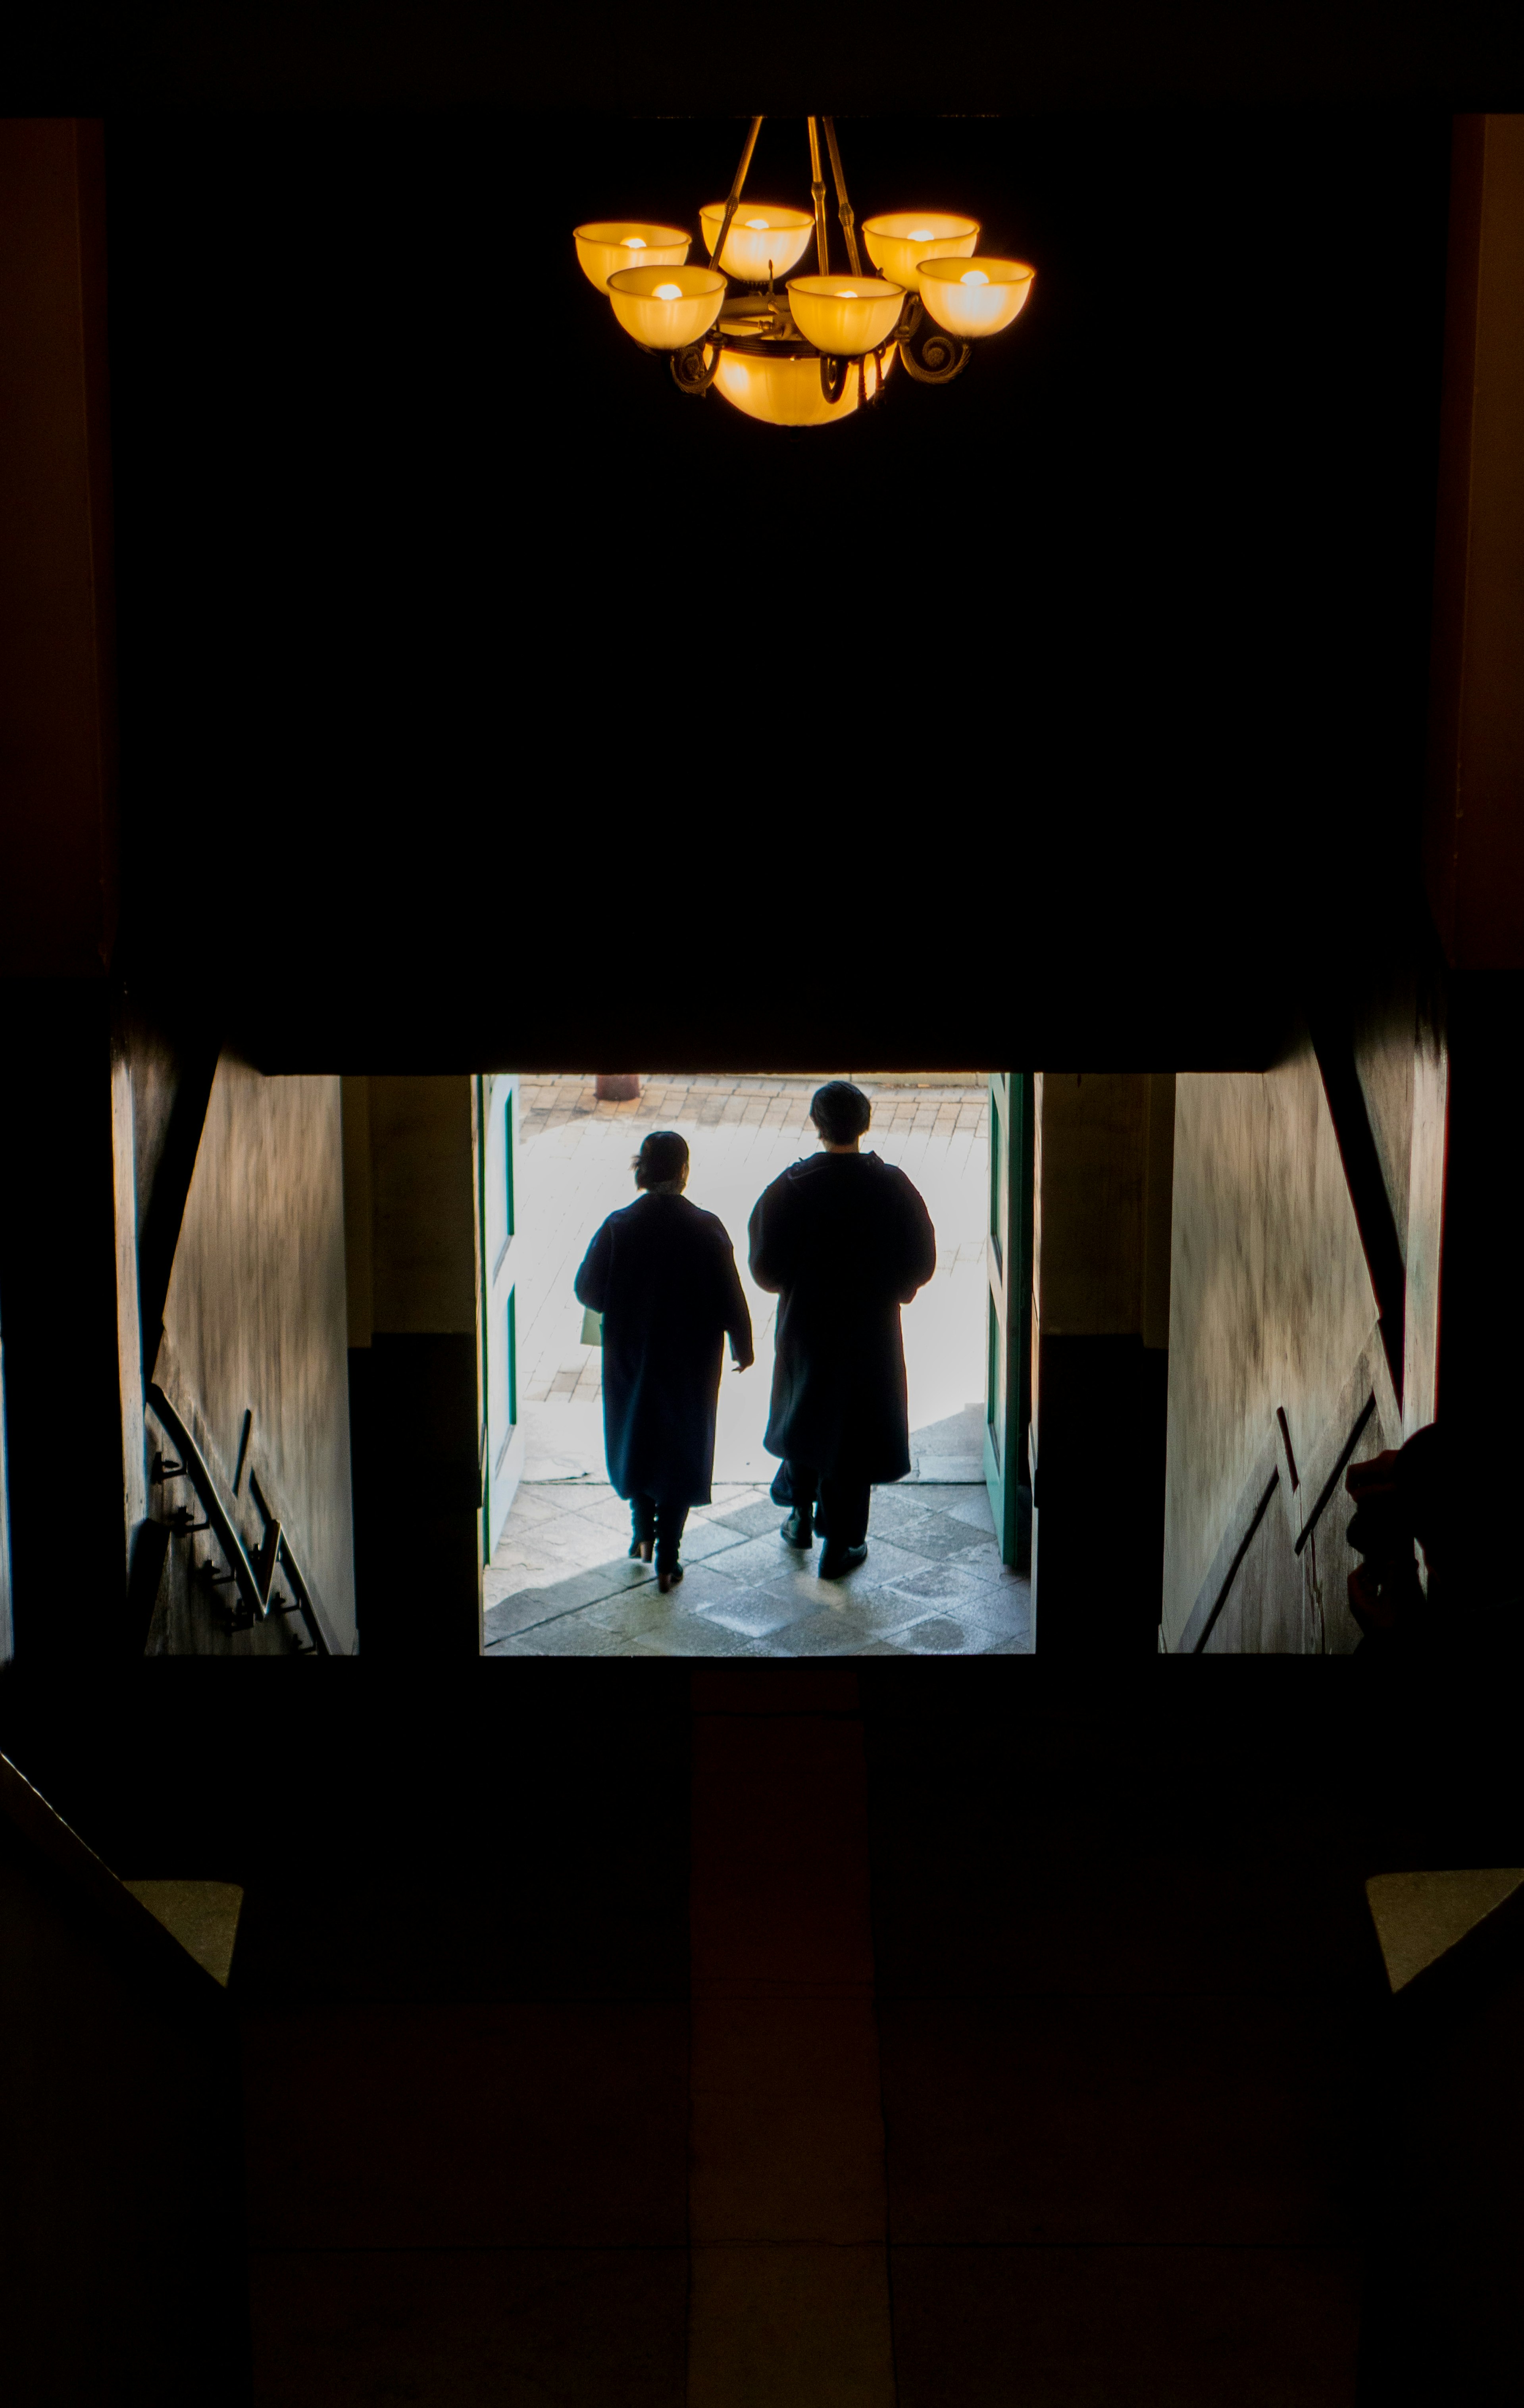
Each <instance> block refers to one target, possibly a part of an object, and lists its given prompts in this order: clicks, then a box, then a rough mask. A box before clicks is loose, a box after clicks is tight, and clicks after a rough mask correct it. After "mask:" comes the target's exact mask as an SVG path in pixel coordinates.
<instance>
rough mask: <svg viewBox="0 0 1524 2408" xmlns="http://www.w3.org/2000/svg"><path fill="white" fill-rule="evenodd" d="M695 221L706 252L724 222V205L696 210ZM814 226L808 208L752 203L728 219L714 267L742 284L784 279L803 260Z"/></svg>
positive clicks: (712, 204)
mask: <svg viewBox="0 0 1524 2408" xmlns="http://www.w3.org/2000/svg"><path fill="white" fill-rule="evenodd" d="M698 222H699V224H700V225H701V226H702V228H703V234H704V248H705V250H706V251H707V250H709V249H710V247H711V246H712V244H713V243H714V241H715V240H716V239H717V237H718V235H719V231H720V228H721V226H722V225H723V224H724V223H725V203H724V202H723V201H711V202H710V203H709V204H708V206H707V207H706V208H701V209H700V210H699V212H698ZM814 225H815V222H814V219H813V218H812V216H811V215H810V212H809V210H808V209H775V208H767V207H763V206H757V205H755V204H754V205H752V206H751V207H750V208H749V210H748V214H747V215H746V216H745V217H744V218H742V217H733V218H732V219H731V221H730V231H729V233H728V234H727V235H726V238H725V250H724V251H723V253H722V254H721V256H720V257H719V258H718V259H717V260H716V261H715V263H714V265H715V266H716V267H723V268H724V270H725V272H726V276H735V277H739V278H740V281H741V283H742V284H765V283H766V282H767V280H768V278H769V274H770V275H773V276H786V275H787V274H788V271H789V269H790V268H791V267H792V266H793V265H794V264H795V262H796V261H797V260H799V259H802V258H803V256H804V251H805V246H806V244H807V243H808V242H809V239H810V236H812V233H813V232H814ZM769 263H770V265H769Z"/></svg>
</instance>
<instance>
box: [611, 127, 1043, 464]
mask: <svg viewBox="0 0 1524 2408" xmlns="http://www.w3.org/2000/svg"><path fill="white" fill-rule="evenodd" d="M808 123H809V131H810V187H809V197H810V199H811V201H812V207H811V208H784V206H782V205H781V204H780V205H777V206H775V205H773V204H772V203H770V202H769V203H763V202H760V201H753V200H745V201H743V200H742V198H741V193H742V190H743V188H744V186H745V182H746V178H747V174H748V172H749V170H750V167H751V165H752V158H753V154H754V152H755V149H756V141H757V136H758V135H759V133H760V132H761V129H762V124H763V120H762V119H761V118H760V117H754V118H753V119H752V122H751V130H750V132H749V134H748V135H747V137H746V141H745V145H744V147H743V149H742V150H741V154H740V165H739V166H738V167H737V169H736V173H735V179H734V180H733V182H732V183H731V186H730V192H729V197H728V199H726V200H725V201H709V202H706V203H705V205H704V207H703V208H701V209H700V210H699V213H698V215H699V222H700V226H701V240H702V243H703V245H704V248H705V250H706V251H708V254H709V264H708V265H707V266H706V265H702V264H699V265H693V266H690V265H689V264H688V251H689V236H688V235H687V234H686V233H685V232H684V230H683V227H681V226H669V225H655V224H646V223H644V222H640V221H637V220H634V219H629V220H625V219H618V220H616V219H609V220H606V221H600V222H598V223H597V224H596V225H582V226H578V227H577V229H576V241H577V256H578V259H579V261H580V262H581V264H582V273H583V275H584V276H585V277H586V278H587V280H588V282H589V283H590V284H593V285H596V286H597V289H598V291H599V292H602V293H607V294H608V296H609V300H610V304H611V308H612V309H613V313H614V316H615V318H616V319H617V320H618V322H619V323H620V325H621V326H622V327H623V328H624V329H625V333H626V334H628V335H632V336H633V337H634V338H635V340H636V341H637V342H638V343H640V344H641V345H643V346H644V348H645V349H646V350H647V351H664V352H665V353H666V354H667V358H668V365H669V370H670V373H671V378H672V381H673V383H674V384H675V385H676V386H677V388H678V391H679V392H680V393H686V394H694V395H697V396H700V397H701V396H702V395H703V394H706V393H708V391H709V390H710V387H711V386H713V387H714V388H715V390H716V391H717V392H718V393H719V394H720V395H721V397H722V399H724V400H726V401H728V402H729V403H730V404H731V406H732V408H733V409H739V410H740V411H741V412H742V413H743V414H744V415H745V416H747V417H749V418H755V419H759V420H761V421H762V423H764V424H765V425H769V426H830V425H834V424H835V423H836V421H837V420H838V419H841V418H850V417H852V416H853V415H854V414H855V412H856V411H857V410H859V409H862V408H863V407H864V405H865V404H867V403H870V402H875V401H876V400H877V399H878V397H879V394H881V393H882V392H883V390H884V380H885V378H886V377H887V375H888V372H889V370H890V368H891V367H892V366H894V363H895V361H896V360H897V359H898V360H899V363H900V365H901V366H902V367H903V368H904V371H905V374H906V376H907V377H911V378H913V380H914V381H915V382H916V383H917V384H951V383H952V381H953V380H954V379H955V378H956V377H959V376H961V375H962V374H963V371H964V369H965V368H966V367H967V366H968V365H969V362H970V358H971V357H972V354H973V345H974V343H975V341H976V340H978V339H979V338H980V337H984V336H986V335H996V334H999V331H1000V329H1001V328H1002V327H1004V326H1009V325H1010V324H1011V323H1012V322H1013V321H1014V319H1015V318H1017V317H1019V315H1020V313H1021V311H1022V309H1023V308H1024V307H1025V305H1026V302H1027V299H1028V294H1030V292H1031V288H1032V276H1033V271H1032V269H1031V268H1030V267H1029V266H1028V264H1027V262H1026V261H1025V260H1020V259H985V258H981V257H976V256H975V251H974V246H975V245H976V243H977V242H978V240H979V236H980V224H979V221H978V219H977V218H969V217H957V216H955V215H952V214H950V213H949V212H948V211H946V210H943V209H926V208H922V209H903V210H900V211H899V212H898V214H894V215H890V216H887V217H875V218H869V219H868V220H867V221H866V222H865V223H864V225H863V226H862V228H861V230H860V235H859V229H858V226H857V221H856V216H855V212H854V210H853V208H852V204H851V202H850V201H849V200H848V198H847V188H846V179H845V177H844V175H843V173H842V168H841V150H840V149H839V147H838V144H837V139H836V128H835V125H834V124H833V122H832V121H831V119H830V118H828V117H818V118H817V117H812V118H811V119H810V120H809V121H808ZM822 136H824V140H823V139H822ZM826 150H829V154H830V178H831V181H832V182H833V183H834V185H835V188H836V206H835V210H834V213H829V212H827V203H826V190H827V183H826V174H827V166H826V158H825V155H824V154H825V152H826ZM833 216H834V222H835V223H836V224H838V225H839V226H840V229H841V232H840V235H839V236H835V237H834V238H835V239H836V240H838V241H839V242H840V243H841V244H843V245H844V246H845V251H846V266H845V269H844V271H843V272H842V273H841V275H837V274H834V273H833V272H832V268H831V260H830V250H831V243H832V240H833V236H832V222H833ZM722 234H723V236H724V240H723V242H722V240H721V236H722ZM859 240H860V241H861V243H862V245H863V246H864V247H865V249H866V251H867V259H868V266H867V267H865V265H864V261H863V259H862V258H861V257H860V256H859V249H858V246H859ZM811 250H812V251H813V254H814V256H813V263H812V264H813V267H814V273H813V274H812V275H810V274H806V275H803V276H795V275H792V274H791V273H790V270H791V269H793V268H794V267H796V266H797V265H798V264H799V263H800V261H801V260H805V254H806V252H807V251H811ZM805 264H806V265H807V266H808V265H810V263H809V262H808V261H806V263H805ZM869 267H870V268H872V269H873V270H876V273H872V274H870V273H869V272H868V268H869ZM729 279H734V280H735V281H734V283H732V282H731V281H730V280H729ZM736 285H740V286H743V287H746V288H749V289H747V290H743V291H737V290H736V289H735V287H736Z"/></svg>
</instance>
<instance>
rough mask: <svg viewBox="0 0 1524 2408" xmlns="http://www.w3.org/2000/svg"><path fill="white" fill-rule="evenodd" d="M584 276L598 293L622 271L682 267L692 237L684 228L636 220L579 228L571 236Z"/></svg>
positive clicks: (619, 220) (615, 220) (616, 221)
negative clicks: (619, 270)
mask: <svg viewBox="0 0 1524 2408" xmlns="http://www.w3.org/2000/svg"><path fill="white" fill-rule="evenodd" d="M572 240H573V241H574V242H575V244H576V246H577V257H578V260H579V262H580V263H581V265H582V274H583V275H584V276H585V277H586V279H587V280H588V282H589V284H591V285H592V286H594V288H595V289H596V290H597V292H599V293H606V292H607V291H608V289H609V279H610V277H611V276H612V275H613V273H614V271H615V269H616V268H620V267H681V266H682V265H683V261H684V260H685V259H686V258H687V256H688V251H689V247H690V245H691V243H692V241H693V236H691V235H689V234H684V233H683V228H682V227H681V226H664V225H642V224H640V222H639V221H638V220H636V219H633V218H620V219H609V220H606V221H605V222H604V223H602V224H601V225H582V226H578V227H577V229H576V231H575V233H574V234H573V236H572Z"/></svg>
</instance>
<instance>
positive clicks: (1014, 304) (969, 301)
mask: <svg viewBox="0 0 1524 2408" xmlns="http://www.w3.org/2000/svg"><path fill="white" fill-rule="evenodd" d="M965 257H967V253H963V254H961V255H958V256H954V257H951V258H942V259H923V260H922V262H921V299H922V301H923V303H924V304H925V306H926V309H927V315H928V316H929V317H932V318H934V319H935V320H936V322H937V323H938V325H939V326H945V328H946V329H947V332H948V333H949V334H950V335H956V336H957V337H959V338H960V339H961V340H962V341H964V342H971V341H973V340H974V339H975V338H976V337H979V336H981V335H998V334H999V332H1000V330H1001V328H1002V327H1004V326H1009V325H1010V323H1011V322H1012V320H1013V319H1014V318H1019V317H1020V315H1021V312H1022V310H1023V309H1024V308H1026V306H1027V302H1028V296H1029V294H1030V293H1031V289H1032V270H1031V267H1030V265H1029V264H1028V262H1027V261H1026V260H1024V259H993V258H991V257H989V256H988V254H987V253H986V255H985V257H984V258H983V259H981V260H980V262H979V265H978V266H977V267H975V266H972V265H970V266H968V267H965V266H964V265H963V260H964V258H965Z"/></svg>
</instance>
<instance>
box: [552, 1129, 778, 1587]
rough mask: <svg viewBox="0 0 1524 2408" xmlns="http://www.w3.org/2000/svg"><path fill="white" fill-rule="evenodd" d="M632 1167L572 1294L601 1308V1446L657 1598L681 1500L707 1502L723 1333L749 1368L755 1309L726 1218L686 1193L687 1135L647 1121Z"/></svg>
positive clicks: (671, 1574) (676, 1567)
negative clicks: (631, 1189) (627, 1198)
mask: <svg viewBox="0 0 1524 2408" xmlns="http://www.w3.org/2000/svg"><path fill="white" fill-rule="evenodd" d="M634 1168H635V1183H636V1185H637V1187H639V1188H640V1190H641V1194H640V1197H639V1198H638V1200H637V1201H636V1202H635V1203H633V1204H627V1205H625V1209H624V1211H621V1212H611V1213H610V1215H609V1217H608V1219H607V1220H606V1221H605V1222H604V1224H603V1226H602V1228H601V1229H600V1230H599V1231H598V1233H597V1237H596V1238H595V1239H594V1240H593V1242H592V1244H591V1245H590V1246H589V1247H588V1249H587V1253H586V1255H585V1257H584V1258H583V1261H582V1269H581V1270H580V1271H579V1272H578V1273H577V1301H578V1303H579V1304H583V1305H587V1306H590V1307H591V1309H592V1310H593V1312H600V1313H601V1314H602V1315H603V1440H604V1448H605V1451H606V1453H607V1455H608V1458H609V1478H610V1480H611V1482H612V1484H613V1488H614V1493H615V1495H616V1496H618V1497H624V1498H627V1499H628V1501H629V1508H630V1527H631V1531H632V1537H631V1540H630V1554H631V1555H637V1556H640V1558H641V1559H642V1561H644V1562H646V1563H649V1562H650V1561H651V1558H652V1554H653V1551H654V1555H655V1559H656V1578H657V1585H658V1586H659V1587H660V1588H661V1590H662V1591H663V1593H664V1594H665V1593H666V1591H667V1590H668V1589H669V1588H670V1587H671V1586H672V1585H673V1584H674V1582H676V1581H680V1580H681V1579H682V1578H683V1567H682V1565H681V1564H680V1563H679V1561H678V1549H679V1547H680V1545H681V1543H682V1539H683V1524H684V1523H685V1522H686V1520H687V1518H688V1508H689V1507H690V1506H691V1505H707V1504H708V1503H709V1499H710V1483H711V1481H712V1479H713V1476H714V1412H715V1407H716V1405H717V1404H718V1401H719V1394H720V1368H721V1363H722V1360H723V1357H724V1353H725V1340H726V1336H727V1335H728V1337H729V1340H730V1352H731V1354H732V1355H733V1356H734V1357H735V1363H736V1369H737V1370H738V1371H744V1370H746V1369H748V1368H749V1366H750V1365H751V1363H752V1361H753V1360H754V1356H753V1352H752V1316H751V1314H750V1312H748V1311H747V1307H746V1297H745V1294H744V1292H743V1290H742V1288H741V1284H740V1275H739V1273H738V1272H737V1269H736V1258H735V1253H734V1250H733V1249H732V1247H731V1243H730V1240H729V1238H728V1236H727V1235H726V1227H725V1224H724V1222H723V1221H719V1220H717V1219H716V1218H715V1216H714V1214H713V1213H712V1212H702V1211H699V1209H698V1207H697V1205H695V1204H690V1203H688V1202H687V1200H686V1199H685V1197H684V1196H683V1188H684V1187H685V1186H686V1185H687V1183H688V1148H687V1144H686V1141H685V1140H683V1138H681V1137H679V1136H678V1134H677V1132H676V1130H675V1129H653V1130H652V1132H651V1134H650V1136H649V1137H648V1138H647V1139H646V1140H645V1141H644V1143H643V1144H642V1145H641V1148H640V1153H639V1154H637V1156H636V1159H635V1166H634Z"/></svg>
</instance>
